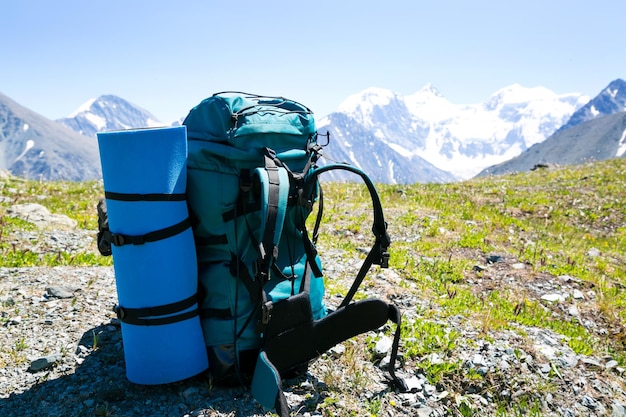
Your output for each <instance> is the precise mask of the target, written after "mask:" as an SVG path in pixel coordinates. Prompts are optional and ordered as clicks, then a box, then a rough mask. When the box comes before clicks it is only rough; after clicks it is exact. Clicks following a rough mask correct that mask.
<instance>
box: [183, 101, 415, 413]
mask: <svg viewBox="0 0 626 417" xmlns="http://www.w3.org/2000/svg"><path fill="white" fill-rule="evenodd" d="M183 124H184V125H185V126H187V138H188V160H187V169H188V171H187V173H188V177H187V202H188V206H189V211H190V216H191V218H192V228H193V233H194V238H195V241H196V250H197V255H198V269H199V307H200V317H201V323H202V327H203V332H204V337H205V341H206V345H207V351H208V355H209V372H210V373H211V376H212V378H213V381H214V382H215V383H217V384H238V383H243V384H246V385H248V384H250V385H251V391H252V393H253V395H254V396H255V398H257V400H258V401H259V402H260V403H261V404H262V405H264V406H266V407H267V408H275V409H276V410H277V412H278V413H279V414H280V415H281V416H287V415H289V408H288V406H287V403H286V401H285V397H284V395H283V393H282V387H281V380H282V378H284V377H285V376H293V375H297V374H299V373H302V372H304V371H306V369H307V365H308V363H309V362H310V361H311V360H312V359H314V358H316V357H318V356H320V355H321V354H322V353H324V352H325V351H327V350H328V349H329V348H331V347H332V346H334V345H335V344H337V343H340V342H342V341H344V340H346V339H348V338H350V337H353V336H355V335H357V334H360V333H364V332H367V331H370V330H373V329H377V328H379V327H381V326H382V325H384V324H385V323H386V322H387V321H388V320H391V321H393V322H395V323H396V324H397V326H396V333H395V338H394V345H393V349H392V352H391V358H390V359H391V362H390V364H389V372H390V375H391V378H390V380H391V381H392V382H393V383H395V384H396V385H397V386H398V387H399V388H400V389H403V388H406V385H405V383H404V381H403V380H402V379H400V378H398V377H396V375H395V373H394V366H395V361H396V357H397V349H398V343H399V338H400V312H399V310H398V308H396V307H395V306H393V305H390V304H387V303H385V302H383V301H381V300H378V299H366V300H361V301H357V302H353V301H352V299H353V297H354V295H355V293H356V292H357V289H358V287H359V285H360V283H361V281H362V280H363V279H364V278H365V276H366V274H367V272H368V270H369V269H370V267H371V266H372V265H374V264H376V265H380V266H381V267H383V268H385V267H387V263H388V258H389V254H388V252H387V249H388V247H389V245H390V239H389V235H388V234H387V224H386V223H385V219H384V216H383V210H382V206H381V203H380V200H379V197H378V194H377V192H376V189H375V187H374V185H373V183H372V182H371V180H370V179H369V177H368V176H367V175H366V174H365V173H363V172H362V171H360V170H359V169H357V168H355V167H353V166H351V165H347V164H336V165H327V166H323V167H319V166H318V165H317V161H318V159H319V157H320V156H321V150H322V146H321V144H320V143H319V142H318V133H317V130H316V127H315V121H314V118H313V113H312V112H311V111H310V110H309V109H308V108H306V107H305V106H303V105H301V104H299V103H297V102H295V101H292V100H288V99H285V98H281V97H265V96H258V95H252V94H246V93H238V92H226V93H218V94H215V95H213V96H211V97H209V98H207V99H205V100H203V101H202V102H201V103H199V104H198V105H197V106H196V107H194V108H193V109H192V110H191V111H190V112H189V114H188V116H187V117H186V118H185V120H184V121H183ZM327 139H328V137H327ZM325 142H326V143H325V144H327V143H328V140H326V141H325ZM325 144H324V145H325ZM331 169H343V170H348V171H351V172H353V173H355V174H357V175H358V176H360V177H361V178H362V179H363V181H364V182H365V184H366V185H367V188H368V190H369V192H370V195H371V199H372V205H373V213H374V224H373V227H372V232H373V234H374V236H375V243H374V245H373V247H372V249H371V250H370V252H369V254H368V255H367V257H366V259H365V260H364V262H363V265H362V267H361V269H360V271H359V272H358V274H357V276H356V277H355V279H354V283H353V285H352V287H351V288H350V290H349V291H348V293H347V294H346V296H345V298H344V299H343V302H342V303H341V305H340V306H339V307H338V308H337V309H336V310H335V311H329V310H328V309H327V307H326V306H325V304H324V299H323V297H324V277H323V269H322V263H321V261H320V257H319V255H318V253H317V249H316V246H315V243H316V239H317V235H318V228H319V226H320V222H321V219H322V212H323V198H322V197H323V196H322V190H321V186H320V183H319V181H318V177H319V175H320V174H322V173H323V172H326V171H328V170H331ZM315 204H317V205H318V206H317V218H316V219H315V222H314V229H313V230H312V232H311V233H309V231H307V228H306V223H307V218H308V216H309V215H310V214H311V213H312V212H313V209H314V205H315Z"/></svg>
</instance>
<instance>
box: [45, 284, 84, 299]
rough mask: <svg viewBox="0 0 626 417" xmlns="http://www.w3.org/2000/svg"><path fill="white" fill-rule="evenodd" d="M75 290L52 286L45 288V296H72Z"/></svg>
mask: <svg viewBox="0 0 626 417" xmlns="http://www.w3.org/2000/svg"><path fill="white" fill-rule="evenodd" d="M75 291H76V290H75V289H73V288H69V287H62V286H54V287H48V288H46V294H45V296H46V297H47V298H72V297H74V292H75Z"/></svg>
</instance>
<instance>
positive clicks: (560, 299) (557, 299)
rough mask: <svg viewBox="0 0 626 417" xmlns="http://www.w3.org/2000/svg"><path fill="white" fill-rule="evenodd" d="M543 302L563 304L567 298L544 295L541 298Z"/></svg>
mask: <svg viewBox="0 0 626 417" xmlns="http://www.w3.org/2000/svg"><path fill="white" fill-rule="evenodd" d="M541 299H542V300H545V301H549V302H551V303H554V302H557V303H561V302H563V301H565V300H566V298H565V297H564V296H563V295H562V294H556V293H555V294H544V295H542V296H541Z"/></svg>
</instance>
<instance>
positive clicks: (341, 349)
mask: <svg viewBox="0 0 626 417" xmlns="http://www.w3.org/2000/svg"><path fill="white" fill-rule="evenodd" d="M344 353H346V347H345V346H344V345H343V344H341V343H339V344H338V345H335V346H333V347H331V348H330V349H328V354H329V355H330V356H331V357H333V358H340V357H341V356H343V354H344Z"/></svg>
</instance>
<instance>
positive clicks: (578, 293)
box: [572, 290, 585, 300]
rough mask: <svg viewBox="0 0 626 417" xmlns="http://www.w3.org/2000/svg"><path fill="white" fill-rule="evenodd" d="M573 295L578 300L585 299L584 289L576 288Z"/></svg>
mask: <svg viewBox="0 0 626 417" xmlns="http://www.w3.org/2000/svg"><path fill="white" fill-rule="evenodd" d="M572 296H573V297H574V298H575V299H576V300H584V299H585V294H583V292H582V291H580V290H574V292H573V294H572Z"/></svg>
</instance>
